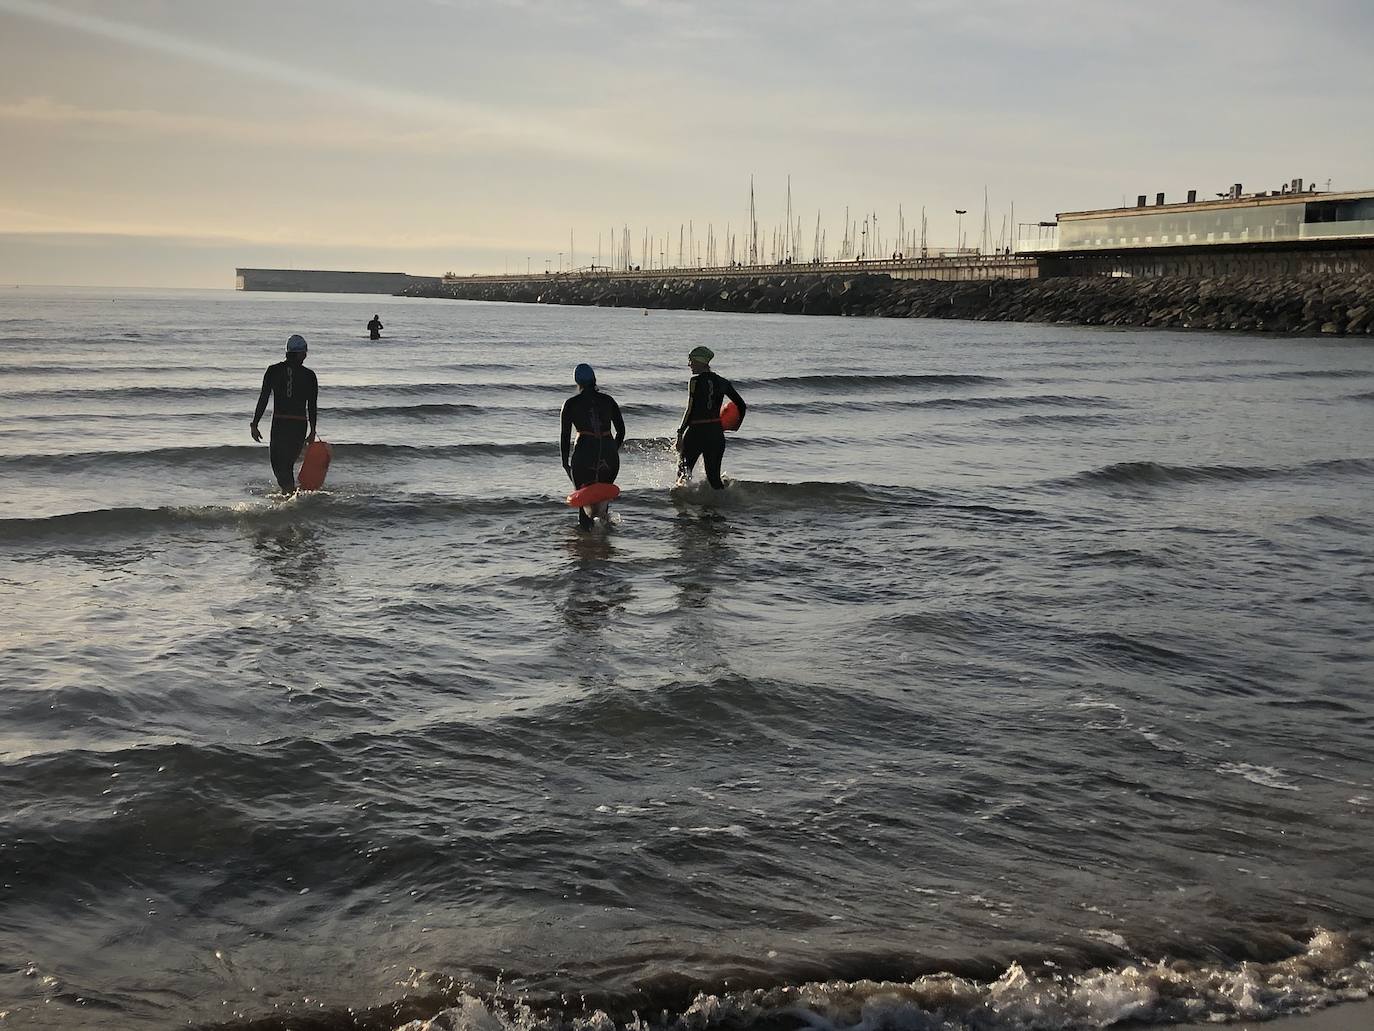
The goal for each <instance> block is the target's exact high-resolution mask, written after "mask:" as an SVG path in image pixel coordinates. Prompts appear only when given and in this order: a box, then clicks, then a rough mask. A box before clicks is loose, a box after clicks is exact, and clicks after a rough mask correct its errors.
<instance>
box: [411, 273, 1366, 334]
mask: <svg viewBox="0 0 1374 1031" xmlns="http://www.w3.org/2000/svg"><path fill="white" fill-rule="evenodd" d="M405 294H406V295H408V296H418V297H448V298H453V299H461V300H480V301H513V302H523V303H538V304H574V305H594V306H598V307H621V308H660V309H664V308H671V309H688V310H699V311H723V312H768V313H780V314H795V315H854V316H870V317H881V318H953V319H976V320H986V321H1002V322H1061V323H1071V324H1077V325H1086V326H1149V327H1160V328H1166V327H1167V328H1179V329H1218V330H1225V329H1233V330H1242V331H1245V332H1272V333H1308V334H1322V335H1328V336H1333V335H1334V336H1345V335H1356V334H1363V335H1368V334H1370V333H1371V331H1374V275H1368V274H1366V275H1343V276H1331V275H1302V276H1291V277H1286V278H1275V277H1267V276H1241V275H1234V276H1214V277H1190V276H1158V277H1148V278H1146V277H1142V278H1112V277H1105V276H1089V277H1065V278H1047V279H1023V280H1009V279H995V280H989V281H985V282H938V281H931V280H903V279H894V278H892V277H890V276H887V275H880V274H871V273H857V274H849V275H835V274H823V275H815V274H812V275H806V274H801V273H798V274H786V275H768V276H758V277H739V276H731V277H709V276H708V277H696V276H681V277H655V278H652V279H643V278H618V277H613V276H604V275H603V276H576V275H568V276H555V277H549V278H544V279H540V278H534V279H530V278H523V279H512V280H480V279H470V280H445V281H442V282H439V283H437V284H423V285H416V286H412V287H411V288H409V289H408V290H406V291H405Z"/></svg>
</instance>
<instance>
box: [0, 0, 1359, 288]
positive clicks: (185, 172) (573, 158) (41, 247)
mask: <svg viewBox="0 0 1374 1031" xmlns="http://www.w3.org/2000/svg"><path fill="white" fill-rule="evenodd" d="M1372 43H1374V3H1370V2H1369V0H1308V2H1306V3H1301V4H1299V3H1294V2H1292V0H1287V2H1273V0H1186V2H1185V0H1154V2H1146V0H905V2H895V0H894V2H879V0H843V2H841V0H727V2H717V0H387V2H386V3H377V2H376V0H234V2H232V3H226V2H224V0H0V140H3V144H0V146H2V147H3V151H4V159H3V161H0V284H29V285H38V284H51V285H93V286H163V287H222V288H229V287H232V285H233V277H234V269H235V267H236V266H245V267H263V268H326V269H361V270H369V271H396V272H409V273H412V274H415V275H438V274H442V273H444V272H448V271H453V272H457V273H459V274H467V273H481V272H498V273H499V272H504V271H508V270H509V271H517V270H520V271H523V270H524V269H525V268H527V267H528V268H530V269H531V270H537V271H542V270H543V269H545V268H546V267H548V268H552V267H556V266H558V265H560V264H561V265H563V266H564V267H567V266H568V264H569V261H570V260H571V261H572V262H574V263H575V265H576V266H578V267H581V266H585V265H587V264H589V263H592V262H594V261H596V260H597V257H598V235H599V236H600V238H601V241H600V245H599V246H600V259H601V261H602V262H603V263H605V262H607V261H608V260H609V259H610V247H611V238H612V236H613V235H614V236H615V237H617V238H619V237H620V235H621V233H622V228H623V227H628V229H629V235H630V237H631V239H632V240H633V241H634V253H633V260H634V261H635V262H639V261H640V260H641V259H642V250H641V241H642V238H643V235H644V233H645V232H646V231H647V232H649V233H650V234H652V237H653V238H654V240H655V241H656V242H655V244H654V246H653V248H652V249H653V250H654V251H656V252H658V251H663V252H666V253H668V254H669V260H670V261H671V260H674V259H675V258H676V251H677V239H678V234H679V227H680V226H686V225H687V224H688V223H689V222H690V224H691V226H692V233H693V236H694V238H696V239H697V240H698V241H699V242H700V241H704V240H705V238H706V236H707V232H708V228H709V231H710V232H711V234H712V235H713V236H714V238H715V239H716V240H717V241H718V244H717V247H718V251H717V253H718V255H719V254H720V253H721V252H723V250H724V247H725V242H724V241H725V240H726V239H727V226H728V227H729V228H728V232H729V233H733V234H734V235H735V237H736V239H737V241H738V242H737V244H736V246H737V252H738V250H739V249H740V248H742V247H743V246H744V243H743V240H744V237H745V233H746V230H745V223H746V222H747V220H748V211H749V188H750V180H751V177H752V180H753V183H754V189H755V193H756V203H757V216H758V221H759V225H760V233H761V235H762V236H763V238H764V240H765V244H764V246H765V247H767V246H769V244H768V242H767V241H768V240H769V239H770V234H771V233H772V231H773V228H774V227H781V225H782V224H783V222H784V221H785V211H786V199H787V188H788V177H789V176H790V178H791V192H792V209H793V214H794V218H799V219H800V220H801V223H802V233H801V235H800V248H799V250H798V255H799V256H801V257H810V255H811V250H812V247H813V244H814V240H815V235H816V225H817V219H818V215H819V221H820V225H821V227H822V228H823V229H824V230H825V234H826V250H827V254H828V255H829V256H833V255H834V253H835V251H836V250H837V249H838V247H839V245H840V240H841V237H842V235H843V232H844V228H843V227H844V222H845V210H846V207H847V208H848V210H849V217H850V220H851V221H860V222H861V221H862V220H863V218H864V217H865V215H866V214H869V215H870V216H871V215H872V214H876V216H877V227H878V233H880V234H881V236H882V238H883V243H884V246H885V250H888V251H890V250H893V249H896V247H897V246H898V244H897V242H896V240H895V239H894V237H895V232H896V229H897V225H898V219H899V208H900V212H901V216H900V217H901V218H902V219H904V221H905V224H906V226H907V228H908V229H909V230H910V229H914V228H918V227H919V223H920V212H921V210H922V208H923V207H924V208H925V210H926V214H927V218H928V240H929V243H930V245H931V246H932V247H941V246H953V245H954V244H955V241H956V236H957V235H958V233H959V231H960V230H961V229H962V232H963V233H964V234H965V236H966V237H967V238H968V242H969V243H971V244H976V243H978V242H979V239H980V235H981V227H982V224H983V209H984V195H985V191H986V196H987V198H988V200H987V204H988V223H989V226H990V229H991V235H992V237H994V238H996V237H1000V236H1001V234H1002V232H1003V226H1004V222H1005V223H1006V224H1007V225H1010V223H1011V221H1012V220H1013V218H1014V220H1015V221H1016V222H1034V221H1038V220H1041V219H1051V218H1053V217H1054V215H1055V213H1056V212H1060V211H1075V210H1083V209H1089V208H1100V207H1112V206H1116V205H1118V204H1121V203H1122V202H1123V199H1124V200H1125V201H1126V202H1127V203H1134V199H1135V197H1136V195H1137V194H1141V193H1145V194H1149V195H1150V197H1151V200H1152V201H1153V196H1154V194H1155V193H1157V192H1161V191H1162V192H1164V193H1166V196H1167V197H1168V198H1169V199H1170V200H1173V199H1179V200H1181V199H1182V198H1183V195H1184V192H1185V191H1186V190H1188V189H1197V190H1198V191H1199V193H1200V195H1201V196H1204V197H1207V196H1211V195H1213V194H1214V193H1216V192H1221V191H1224V190H1226V189H1227V188H1228V187H1229V186H1230V185H1231V184H1232V183H1235V182H1241V183H1244V184H1245V188H1246V189H1247V190H1252V189H1264V188H1268V189H1277V188H1278V187H1279V185H1280V184H1281V183H1285V182H1287V181H1289V180H1290V179H1293V178H1296V177H1299V176H1300V177H1303V178H1304V179H1306V180H1308V181H1309V182H1316V183H1317V184H1318V185H1319V187H1321V188H1325V187H1326V186H1327V184H1328V181H1329V182H1330V187H1331V188H1332V189H1336V190H1342V189H1350V190H1353V189H1364V188H1369V187H1374V134H1371V133H1370V131H1369V119H1368V102H1369V98H1370V97H1371V96H1374V61H1371V60H1370V59H1369V54H1370V46H1371V44H1372ZM1013 205H1014V216H1013V214H1012V212H1013ZM955 209H964V210H965V211H967V212H968V214H966V215H964V216H963V217H962V219H961V218H959V217H958V216H956V215H955V214H954V212H955ZM560 252H561V257H560ZM655 260H657V258H655Z"/></svg>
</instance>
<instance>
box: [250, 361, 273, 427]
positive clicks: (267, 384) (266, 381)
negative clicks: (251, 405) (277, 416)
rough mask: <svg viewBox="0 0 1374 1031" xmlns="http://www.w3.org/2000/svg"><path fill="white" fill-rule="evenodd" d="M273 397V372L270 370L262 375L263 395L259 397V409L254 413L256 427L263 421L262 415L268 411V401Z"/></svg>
mask: <svg viewBox="0 0 1374 1031" xmlns="http://www.w3.org/2000/svg"><path fill="white" fill-rule="evenodd" d="M271 396H272V370H271V369H268V370H267V371H266V372H264V373H263V374H262V393H261V394H259V395H258V407H257V410H256V411H255V412H254V413H253V423H252V425H254V426H256V425H257V424H258V423H259V422H261V421H262V413H263V412H265V411H267V399H268V398H269V397H271Z"/></svg>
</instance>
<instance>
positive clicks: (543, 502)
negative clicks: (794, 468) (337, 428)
mask: <svg viewBox="0 0 1374 1031" xmlns="http://www.w3.org/2000/svg"><path fill="white" fill-rule="evenodd" d="M356 446H357V447H361V448H369V447H370V448H374V449H389V450H390V451H391V452H394V451H395V450H396V449H397V446H396V445H381V444H379V445H356ZM462 446H463V445H455V447H462ZM478 446H487V447H491V446H498V447H499V446H500V445H478ZM516 446H518V447H529V448H538V449H539V452H538V453H539V454H540V455H541V456H544V457H549V456H551V455H552V454H554V453H556V445H551V444H528V445H516ZM643 446H644V447H645V450H654V449H662V447H663V445H662V444H660V443H659V442H658V441H654V440H648V441H645V442H643ZM189 450H191V451H193V452H194V451H197V450H199V449H189ZM235 450H237V449H235ZM243 450H251V449H248V448H244V449H243ZM415 450H417V451H418V450H423V449H415ZM194 464H200V463H199V462H198V461H197V462H196V463H194ZM547 483H548V484H549V486H550V489H549V490H548V491H546V492H541V493H530V494H523V495H504V496H494V497H485V498H462V497H453V496H448V495H440V494H408V493H401V492H394V493H387V492H354V491H353V490H351V489H348V488H342V489H339V490H323V491H320V492H318V493H314V494H298V495H296V496H295V497H292V498H289V499H282V498H279V497H273V498H269V497H262V498H256V499H254V500H252V501H243V502H238V503H236V504H229V505H166V506H161V507H157V508H143V507H123V508H101V509H87V510H82V511H77V512H66V513H62V514H59V515H51V516H34V517H27V518H10V519H0V540H4V541H5V542H6V543H25V542H29V543H34V542H41V541H46V540H53V539H57V540H67V539H71V538H79V539H82V540H92V539H98V538H104V537H119V536H127V535H136V536H141V535H148V534H161V533H169V532H177V531H194V530H204V529H215V528H223V527H234V526H248V527H266V528H271V527H278V526H280V527H287V526H299V525H310V524H319V523H331V524H337V523H354V522H363V523H367V524H369V525H381V524H386V523H388V522H403V523H406V524H408V525H416V524H420V523H423V522H426V521H435V520H439V521H447V520H451V519H454V518H458V517H464V516H472V515H479V514H498V513H499V514H504V515H517V514H521V513H524V514H525V515H526V516H529V517H533V516H536V515H537V514H538V513H540V512H544V513H551V512H556V511H558V510H559V509H560V508H561V506H562V504H563V490H564V488H565V486H566V484H565V483H564V482H560V481H559V480H558V478H557V477H550V478H549V480H548V481H547ZM618 504H620V505H635V506H640V505H645V506H650V507H658V508H662V509H668V510H671V509H673V508H681V507H682V506H684V505H687V506H692V507H694V508H695V507H697V506H707V507H710V508H714V509H720V510H734V511H743V512H747V511H755V510H760V511H761V510H767V511H769V512H777V511H780V510H781V511H813V510H814V511H824V512H827V513H836V512H841V511H860V512H862V511H868V510H878V509H882V508H892V507H922V508H946V509H954V510H958V511H960V512H963V513H966V514H968V515H969V516H980V517H992V518H994V519H996V520H999V521H1001V520H1012V519H1021V518H1024V517H1027V516H1031V517H1034V516H1037V513H1035V512H1034V511H1032V510H1028V509H1002V508H997V507H994V506H990V505H982V504H977V503H965V502H963V501H962V500H960V499H958V498H952V497H945V496H942V495H940V494H938V493H936V492H933V491H925V490H919V489H917V488H913V487H895V486H882V485H878V484H865V483H856V482H838V483H835V482H817V481H805V482H800V483H781V482H772V481H766V480H763V481H751V480H727V482H726V489H725V490H721V491H716V490H713V489H712V488H711V487H710V486H709V485H708V484H706V483H705V482H703V481H697V482H694V483H692V484H688V485H686V486H680V487H672V488H662V487H652V488H644V487H629V488H626V490H625V493H624V494H622V495H621V498H620V501H619V502H618Z"/></svg>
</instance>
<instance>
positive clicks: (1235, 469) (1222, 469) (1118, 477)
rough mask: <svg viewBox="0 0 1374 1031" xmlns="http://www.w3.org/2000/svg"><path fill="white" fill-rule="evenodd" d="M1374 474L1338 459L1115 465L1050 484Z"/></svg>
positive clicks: (1367, 465)
mask: <svg viewBox="0 0 1374 1031" xmlns="http://www.w3.org/2000/svg"><path fill="white" fill-rule="evenodd" d="M1371 473H1374V460H1371V459H1362V458H1336V459H1331V460H1329V461H1324V462H1310V463H1308V464H1306V465H1300V466H1291V467H1279V466H1250V465H1168V464H1165V463H1163V462H1115V463H1113V464H1112V465H1107V466H1103V467H1101V468H1099V469H1090V470H1088V471H1087V472H1082V473H1078V474H1077V475H1075V476H1069V477H1064V478H1061V479H1057V480H1052V481H1050V485H1051V486H1063V487H1101V486H1127V487H1156V486H1170V485H1173V484H1198V483H1241V482H1244V481H1247V480H1272V479H1282V478H1287V477H1299V476H1332V475H1347V476H1360V475H1369V474H1371Z"/></svg>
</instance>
